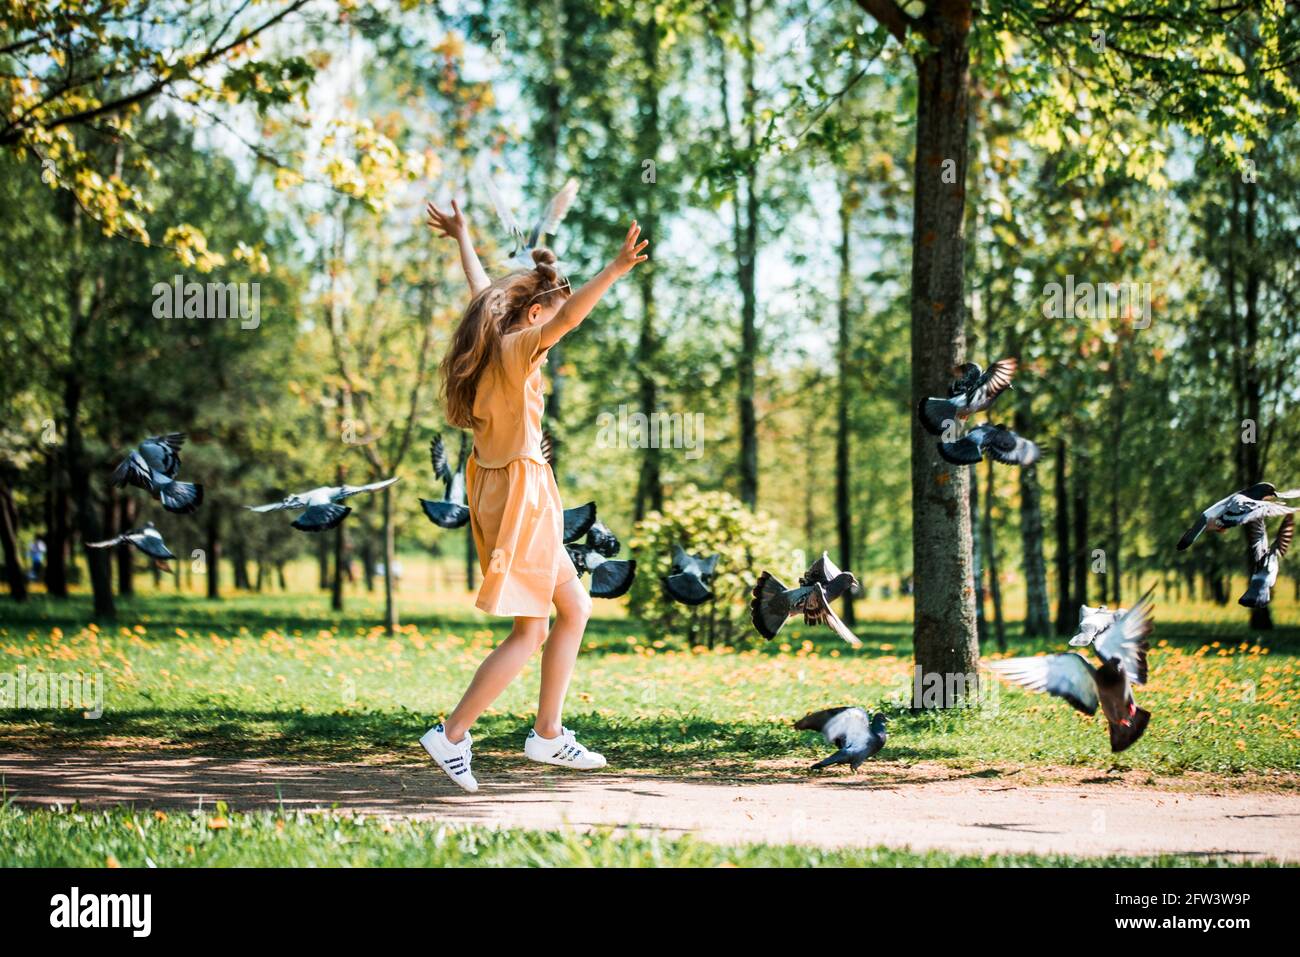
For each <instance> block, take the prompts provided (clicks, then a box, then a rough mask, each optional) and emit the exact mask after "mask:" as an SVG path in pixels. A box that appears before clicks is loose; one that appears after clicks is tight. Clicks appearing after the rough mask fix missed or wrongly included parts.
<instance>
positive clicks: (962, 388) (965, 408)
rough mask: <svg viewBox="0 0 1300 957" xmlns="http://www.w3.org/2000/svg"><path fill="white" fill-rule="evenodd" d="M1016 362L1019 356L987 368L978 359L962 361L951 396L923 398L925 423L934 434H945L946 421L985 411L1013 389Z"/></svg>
mask: <svg viewBox="0 0 1300 957" xmlns="http://www.w3.org/2000/svg"><path fill="white" fill-rule="evenodd" d="M1016 364H1017V363H1016V360H1015V359H999V360H998V361H997V362H995V363H993V364H992V365H991V366H989V367H988V369H987V370H984V369H981V368H980V367H979V366H978V365H976V364H975V363H974V362H964V363H962V364H961V365H959V366H958V367H957V368H956V370H955V372H956V373H957V378H956V379H954V380H953V382H952V384H951V385H949V386H948V398H946V399H940V398H934V397H932V398H929V399H922V400H921V401H920V403H919V404H918V405H917V407H916V412H917V416H918V418H920V420H921V425H923V426H924V427H925V430H926V431H927V432H929V433H930V434H931V435H941V434H943V429H944V423H947V422H954V423H955V422H956V421H957V420H958V419H964V418H966V417H967V416H970V415H973V414H974V413H976V412H983V411H984V410H985V409H987V408H988V407H989V406H991V405H992V404H993V400H994V399H996V398H997V397H998V396H999V395H1001V394H1002V393H1003V392H1004V391H1005V390H1007V389H1009V388H1011V378H1012V377H1013V376H1014V375H1015V374H1016Z"/></svg>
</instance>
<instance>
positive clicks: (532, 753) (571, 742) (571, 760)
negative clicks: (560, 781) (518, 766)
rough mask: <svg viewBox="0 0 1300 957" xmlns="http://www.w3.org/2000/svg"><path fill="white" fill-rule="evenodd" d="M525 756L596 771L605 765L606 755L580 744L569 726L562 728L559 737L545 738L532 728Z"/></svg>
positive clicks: (525, 746) (525, 740) (527, 740)
mask: <svg viewBox="0 0 1300 957" xmlns="http://www.w3.org/2000/svg"><path fill="white" fill-rule="evenodd" d="M524 757H526V758H528V759H529V760H530V761H538V762H540V763H542V764H556V765H559V766H560V767H562V768H574V769H575V770H578V771H594V770H596V769H597V768H603V767H604V766H605V756H604V755H603V754H597V753H596V752H595V751H588V750H587V749H586V748H584V747H583V746H582V745H580V744H579V743H578V739H577V738H576V737H575V736H574V734H573V732H572V731H570V730H569V729H568V728H563V729H561V732H560V736H559V737H558V738H543V737H542V736H541V735H540V734H538V733H537V731H536V730H535V729H531V728H530V729H529V731H528V737H527V738H525V739H524Z"/></svg>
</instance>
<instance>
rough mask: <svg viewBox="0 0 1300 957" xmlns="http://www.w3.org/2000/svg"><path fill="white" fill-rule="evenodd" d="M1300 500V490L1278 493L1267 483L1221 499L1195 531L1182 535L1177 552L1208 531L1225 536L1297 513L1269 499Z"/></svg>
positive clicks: (1204, 514)
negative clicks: (1242, 527)
mask: <svg viewBox="0 0 1300 957" xmlns="http://www.w3.org/2000/svg"><path fill="white" fill-rule="evenodd" d="M1277 498H1284V499H1291V498H1300V489H1295V488H1293V489H1290V490H1288V491H1285V492H1279V491H1278V490H1277V489H1276V488H1275V487H1274V486H1273V485H1271V484H1269V483H1268V482H1257V483H1255V484H1254V485H1252V486H1250V487H1249V488H1244V489H1242V490H1241V491H1240V492H1233V493H1232V494H1231V495H1229V496H1228V497H1227V498H1223V499H1219V501H1217V502H1215V503H1214V504H1213V505H1211V506H1210V507H1209V508H1207V509H1206V510H1205V511H1203V512H1202V513H1201V514H1200V515H1199V516H1197V518H1196V521H1195V522H1193V523H1192V527H1191V528H1189V529H1188V530H1187V531H1185V532H1183V537H1182V538H1180V539H1179V540H1178V550H1179V551H1180V552H1181V551H1183V550H1184V549H1187V548H1190V547H1191V545H1192V542H1194V541H1196V540H1197V539H1198V538H1200V537H1201V532H1203V531H1205V529H1206V528H1207V527H1208V528H1209V530H1210V531H1212V532H1222V531H1225V530H1227V529H1229V528H1236V527H1237V526H1238V525H1247V524H1249V523H1250V522H1254V521H1255V520H1257V519H1264V518H1273V517H1274V516H1276V515H1290V514H1291V513H1292V512H1294V511H1295V509H1294V508H1291V507H1290V506H1289V505H1283V504H1282V503H1281V502H1274V501H1267V500H1268V499H1277Z"/></svg>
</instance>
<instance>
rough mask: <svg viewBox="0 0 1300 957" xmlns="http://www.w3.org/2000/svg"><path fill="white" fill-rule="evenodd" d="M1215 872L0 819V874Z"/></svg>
mask: <svg viewBox="0 0 1300 957" xmlns="http://www.w3.org/2000/svg"><path fill="white" fill-rule="evenodd" d="M728 865H734V866H740V867H1060V866H1069V867H1154V866H1159V867H1216V866H1240V865H1238V864H1236V863H1234V862H1232V861H1229V860H1226V859H1224V858H1219V857H1205V856H1199V855H1164V856H1160V857H1108V858H1071V857H1066V856H1063V855H1052V854H1045V855H1035V854H996V855H991V856H989V857H977V856H971V855H963V854H955V853H948V852H942V851H926V852H913V851H907V850H896V849H890V848H883V847H878V848H864V849H855V850H834V851H830V850H819V849H817V848H810V847H799V846H790V845H786V846H773V845H764V844H750V845H743V846H737V847H724V846H719V845H712V844H706V843H703V842H701V841H695V840H691V839H690V838H667V837H661V836H659V835H658V834H656V833H654V832H636V833H631V834H621V833H616V832H611V831H608V830H601V831H595V832H592V833H589V834H582V833H575V832H571V831H570V832H558V831H522V830H494V829H489V828H484V827H470V826H462V827H456V826H451V825H445V824H439V823H437V822H430V821H405V820H396V819H394V820H386V819H383V818H375V817H354V816H351V815H343V814H328V813H324V814H306V813H302V812H292V813H285V814H279V813H276V812H271V811H263V812H258V813H253V814H243V813H239V812H233V811H226V810H225V809H224V808H218V809H215V810H214V812H212V813H206V814H203V813H198V812H192V813H183V812H151V811H146V812H137V811H135V810H132V809H129V808H117V809H114V810H111V811H94V812H90V811H83V810H80V809H76V808H74V809H72V810H65V811H48V810H21V809H19V808H17V807H14V806H12V805H9V806H7V807H3V808H0V867H151V866H156V867H189V866H194V867H313V866H320V867H452V866H455V867H718V866H728Z"/></svg>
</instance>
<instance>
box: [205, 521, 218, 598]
mask: <svg viewBox="0 0 1300 957" xmlns="http://www.w3.org/2000/svg"><path fill="white" fill-rule="evenodd" d="M204 568H205V570H206V571H207V578H208V597H209V598H213V599H216V598H220V597H221V514H220V512H218V511H217V507H216V505H215V504H211V503H210V504H209V505H208V541H207V555H205V556H204Z"/></svg>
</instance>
